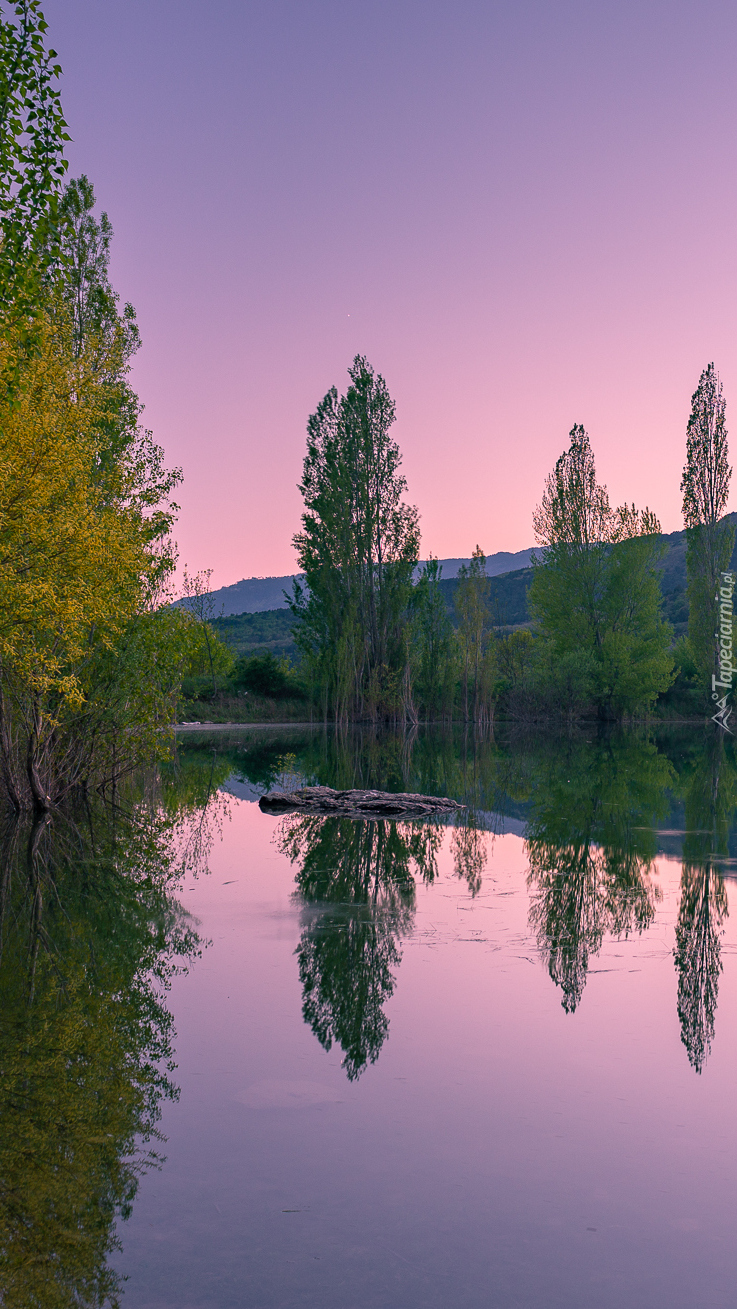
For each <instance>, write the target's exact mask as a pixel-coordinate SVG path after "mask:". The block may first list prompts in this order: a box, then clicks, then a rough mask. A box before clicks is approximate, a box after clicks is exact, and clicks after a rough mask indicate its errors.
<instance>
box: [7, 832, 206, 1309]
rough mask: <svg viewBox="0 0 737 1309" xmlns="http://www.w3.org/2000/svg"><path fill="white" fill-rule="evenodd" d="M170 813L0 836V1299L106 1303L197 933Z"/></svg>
mask: <svg viewBox="0 0 737 1309" xmlns="http://www.w3.org/2000/svg"><path fill="white" fill-rule="evenodd" d="M171 837H172V829H171V825H170V824H167V823H165V822H162V821H158V820H155V819H152V818H151V817H150V814H149V815H147V813H146V809H145V807H144V808H143V809H141V808H140V807H139V808H138V809H137V811H136V812H135V813H131V814H129V815H128V816H124V815H123V814H122V813H121V812H120V811H119V810H117V811H110V810H105V809H103V807H102V806H99V807H97V809H94V810H93V809H90V808H88V809H87V810H86V811H85V812H84V813H83V814H79V815H77V816H76V818H70V817H66V818H62V817H61V816H59V815H57V816H55V817H54V820H53V821H51V820H49V819H47V820H46V821H45V822H43V823H39V824H37V825H35V826H29V827H25V826H23V825H22V824H21V823H20V822H18V821H15V820H14V821H12V822H9V823H8V824H7V825H6V826H5V828H4V830H3V831H2V836H1V841H0V860H1V863H0V988H1V993H2V1007H1V1008H0V1070H1V1071H2V1076H0V1120H1V1121H2V1124H3V1130H2V1135H1V1136H0V1251H1V1262H0V1303H2V1304H3V1305H7V1306H9V1307H12V1309H31V1307H32V1306H41V1307H43V1309H57V1307H58V1309H66V1306H73V1305H74V1306H77V1305H90V1306H92V1305H103V1304H110V1305H113V1306H114V1305H117V1304H118V1303H119V1294H120V1290H121V1288H120V1284H119V1279H118V1277H117V1275H116V1274H115V1273H114V1272H113V1271H112V1270H111V1269H110V1268H109V1267H108V1265H107V1262H106V1257H107V1255H108V1254H109V1252H110V1251H111V1250H112V1249H115V1248H116V1247H117V1246H118V1238H117V1236H116V1230H115V1221H116V1217H117V1216H121V1217H122V1218H125V1217H127V1215H128V1214H129V1213H130V1209H131V1205H132V1202H133V1198H134V1196H135V1193H136V1188H137V1185H138V1180H139V1178H140V1176H141V1174H142V1173H143V1172H145V1171H146V1169H148V1168H150V1167H152V1166H156V1165H157V1164H158V1163H159V1161H160V1154H159V1148H160V1143H159V1139H158V1134H157V1123H158V1120H159V1117H160V1114H161V1105H162V1101H164V1100H166V1099H172V1098H175V1097H176V1095H177V1089H176V1086H175V1084H174V1082H173V1080H172V1072H173V1063H172V1036H173V1028H172V1017H171V1014H170V1013H169V1012H168V1010H167V1007H166V1004H165V993H166V990H167V988H168V986H169V984H170V981H171V978H172V976H173V974H174V973H175V972H176V971H177V970H178V969H180V968H182V967H183V966H184V965H185V964H186V962H187V961H188V960H189V959H191V958H192V956H193V955H195V954H196V953H197V952H198V950H199V941H198V938H197V935H196V932H195V931H194V930H193V928H192V926H191V924H190V922H189V921H188V919H187V917H186V915H185V914H184V913H183V911H182V910H181V908H180V906H179V905H178V904H177V902H176V900H175V899H174V898H173V895H172V880H173V856H172V843H171Z"/></svg>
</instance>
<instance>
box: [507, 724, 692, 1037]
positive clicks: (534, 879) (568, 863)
mask: <svg viewBox="0 0 737 1309" xmlns="http://www.w3.org/2000/svg"><path fill="white" fill-rule="evenodd" d="M536 764H537V766H536V768H535V772H534V785H533V796H532V801H531V815H530V822H529V826H528V835H527V851H528V857H529V861H530V873H529V879H528V885H529V887H530V894H531V903H530V926H531V927H532V929H533V931H534V932H535V935H536V938H537V943H538V948H539V950H540V953H541V955H542V957H543V959H544V960H545V961H546V963H547V967H548V971H549V973H550V976H551V978H552V980H553V982H554V983H555V985H556V986H559V987H560V988H561V991H562V993H563V1000H562V1004H563V1008H564V1009H565V1011H566V1013H574V1012H575V1010H576V1008H577V1007H578V1005H579V1003H580V1001H581V997H582V995H583V991H584V987H585V985H586V976H587V973H588V970H589V967H590V962H591V958H592V956H594V955H596V954H597V953H598V951H599V950H600V948H601V944H602V941H603V939H604V934H605V933H606V932H610V933H612V934H613V935H614V936H618V937H626V936H628V935H629V934H630V933H631V932H643V931H645V929H646V928H647V927H649V925H650V923H651V922H652V920H653V917H654V916H655V906H656V904H657V902H658V900H659V898H660V890H659V888H658V887H657V885H656V884H655V883H654V882H653V880H652V867H653V859H654V856H655V853H656V848H657V846H656V836H655V830H654V829H655V824H656V822H657V820H658V818H659V817H661V816H662V815H663V813H664V812H665V808H666V798H665V797H666V788H667V787H668V785H669V784H670V783H671V782H672V780H673V769H672V767H671V765H670V763H669V761H668V759H667V758H666V757H665V756H664V755H661V754H659V753H658V751H657V750H656V748H655V747H654V745H652V743H650V742H647V741H642V740H638V739H636V738H634V739H626V738H625V739H618V740H609V741H607V742H606V743H597V744H595V745H594V744H590V743H586V742H584V743H572V742H568V743H565V744H563V745H562V746H559V748H558V749H557V750H555V751H550V752H549V753H543V752H541V753H540V754H539V756H538V759H537V761H536Z"/></svg>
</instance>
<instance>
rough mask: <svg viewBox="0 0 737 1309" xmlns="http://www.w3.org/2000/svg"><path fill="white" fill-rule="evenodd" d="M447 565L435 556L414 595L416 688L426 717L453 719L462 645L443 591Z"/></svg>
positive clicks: (420, 578)
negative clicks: (454, 629)
mask: <svg viewBox="0 0 737 1309" xmlns="http://www.w3.org/2000/svg"><path fill="white" fill-rule="evenodd" d="M442 576H443V566H442V564H440V563H438V560H437V559H435V558H433V556H432V555H431V556H430V558H429V559H428V561H427V563H426V564H425V565H424V567H423V569H422V571H421V573H420V576H419V579H418V582H417V585H416V586H415V588H414V591H413V594H412V614H413V621H412V639H411V651H412V654H413V663H414V686H415V691H416V693H417V695H418V698H419V701H420V705H421V708H422V712H423V714H424V716H425V718H429V719H435V718H438V717H442V718H451V717H452V715H453V701H454V698H455V683H456V674H457V666H458V646H457V642H456V639H455V635H454V632H453V626H452V623H451V621H450V615H449V614H448V606H447V604H446V603H445V597H444V596H443V593H442V591H441V590H440V582H441V580H442Z"/></svg>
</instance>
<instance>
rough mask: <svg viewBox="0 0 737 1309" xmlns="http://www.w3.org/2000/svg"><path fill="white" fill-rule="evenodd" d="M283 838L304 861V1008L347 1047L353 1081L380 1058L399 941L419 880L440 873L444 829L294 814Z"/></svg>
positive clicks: (322, 1031) (321, 1032)
mask: <svg viewBox="0 0 737 1309" xmlns="http://www.w3.org/2000/svg"><path fill="white" fill-rule="evenodd" d="M277 840H278V845H279V848H280V850H281V852H282V853H283V854H285V855H286V856H287V857H288V858H289V859H290V860H291V862H292V863H293V864H296V865H297V866H298V871H297V874H296V879H295V880H296V883H297V887H298V889H299V894H300V896H301V897H302V899H303V901H304V906H305V908H304V913H303V929H302V935H301V938H300V942H299V945H298V947H297V951H296V954H297V959H298V961H299V977H300V981H301V983H302V996H303V1004H302V1012H303V1014H304V1019H305V1022H307V1023H309V1025H310V1027H311V1028H312V1030H313V1032H314V1033H315V1036H316V1037H317V1039H318V1041H319V1042H320V1044H321V1045H322V1046H323V1047H324V1049H326V1050H330V1049H331V1048H332V1045H333V1043H335V1044H337V1045H338V1046H340V1048H341V1050H342V1051H343V1067H344V1068H345V1071H346V1074H347V1076H348V1078H349V1079H350V1080H351V1081H354V1080H355V1079H356V1078H357V1077H359V1076H360V1075H361V1073H362V1072H363V1071H364V1069H365V1068H366V1067H367V1065H368V1064H370V1063H371V1064H373V1063H375V1062H376V1060H377V1059H378V1057H379V1053H380V1051H381V1047H382V1045H383V1044H384V1041H385V1040H386V1037H387V1033H388V1030H389V1023H388V1020H387V1017H386V1014H385V1013H384V1006H385V1004H386V1002H387V1000H388V999H389V998H390V997H391V995H392V994H393V992H394V987H395V984H396V974H395V970H396V968H397V967H398V965H399V962H400V959H401V951H400V948H399V941H400V939H401V937H402V936H403V935H406V934H407V933H408V932H409V930H410V928H411V925H412V917H413V910H414V903H415V878H416V877H420V878H422V880H423V881H425V882H432V881H433V880H434V878H435V876H436V873H437V852H438V849H439V846H440V844H441V841H442V831H441V829H439V828H437V827H434V826H432V825H430V824H427V823H423V824H410V823H396V822H389V821H387V820H381V821H366V822H361V821H358V820H354V819H350V818H319V817H315V816H314V815H310V816H298V815H289V816H287V817H286V818H285V819H283V820H282V822H281V825H280V829H279V835H278V838H277Z"/></svg>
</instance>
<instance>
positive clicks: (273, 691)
mask: <svg viewBox="0 0 737 1309" xmlns="http://www.w3.org/2000/svg"><path fill="white" fill-rule="evenodd" d="M231 681H232V682H233V685H234V686H236V687H238V689H239V690H242V691H252V692H253V693H254V694H255V695H263V696H266V697H267V698H268V699H270V700H304V699H305V696H306V692H305V689H304V686H303V685H302V683H301V682H300V681H299V679H298V678H296V677H295V675H294V673H293V672H292V670H291V668H290V666H289V662H288V660H286V659H277V658H276V657H275V655H273V654H271V652H270V651H267V653H266V654H260V655H251V656H250V657H246V656H245V655H242V656H241V658H240V659H237V660H236V663H235V668H234V669H233V673H232V676H231Z"/></svg>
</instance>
